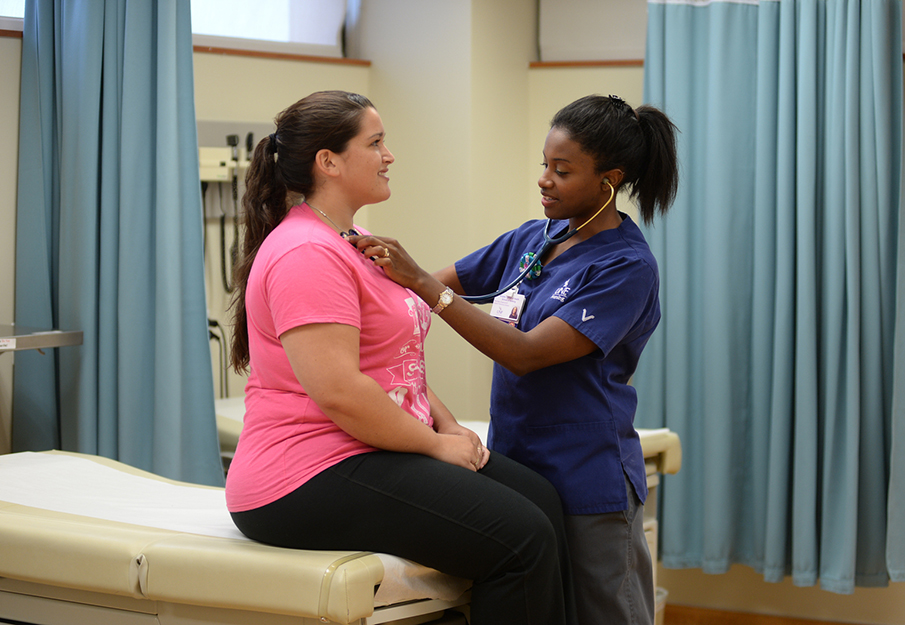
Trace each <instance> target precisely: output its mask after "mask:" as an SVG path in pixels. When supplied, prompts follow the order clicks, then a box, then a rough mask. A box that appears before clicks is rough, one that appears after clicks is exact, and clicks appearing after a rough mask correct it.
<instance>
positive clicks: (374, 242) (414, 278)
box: [346, 234, 428, 289]
mask: <svg viewBox="0 0 905 625" xmlns="http://www.w3.org/2000/svg"><path fill="white" fill-rule="evenodd" d="M346 240H347V241H348V242H349V243H351V244H352V245H354V246H355V247H356V248H357V249H358V251H359V252H361V253H362V254H363V255H364V256H366V257H367V258H369V259H371V261H372V262H373V263H374V264H375V265H377V266H378V267H383V270H384V271H385V272H386V274H387V276H388V277H389V278H390V279H391V280H392V281H393V282H396V283H398V284H401V285H402V286H404V287H406V288H410V289H412V288H414V287H415V285H416V284H417V283H418V281H419V280H423V279H424V277H425V276H426V275H428V274H427V272H425V271H424V270H423V269H422V268H421V267H419V266H418V263H416V262H415V261H414V260H413V259H412V257H411V256H409V254H408V252H406V251H405V248H403V247H402V245H401V244H400V243H399V241H397V240H396V239H391V238H389V237H376V236H374V235H360V234H359V235H352V236H349V237H346Z"/></svg>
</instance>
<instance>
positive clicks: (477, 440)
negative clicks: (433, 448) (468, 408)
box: [437, 422, 490, 471]
mask: <svg viewBox="0 0 905 625" xmlns="http://www.w3.org/2000/svg"><path fill="white" fill-rule="evenodd" d="M437 433H438V434H456V435H458V436H464V437H465V438H468V439H469V440H471V442H472V444H473V445H474V446H475V450H476V451H477V454H478V457H479V458H480V460H479V461H478V464H476V465H475V469H476V470H478V471H480V470H481V469H483V468H484V465H485V464H487V461H488V460H490V450H489V449H487V448H486V447H484V443H482V442H481V437H480V436H478V435H477V434H476V433H475V432H474V431H472V430H469V429H468V428H467V427H465V426H463V425H460V424H459V423H458V422H457V423H454V424H452V425H447V426H445V427H438V428H437Z"/></svg>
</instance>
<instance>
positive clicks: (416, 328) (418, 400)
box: [226, 204, 433, 512]
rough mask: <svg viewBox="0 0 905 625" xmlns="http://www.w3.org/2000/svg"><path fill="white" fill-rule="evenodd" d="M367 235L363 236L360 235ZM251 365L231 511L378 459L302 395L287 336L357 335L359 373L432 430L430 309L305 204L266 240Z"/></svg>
mask: <svg viewBox="0 0 905 625" xmlns="http://www.w3.org/2000/svg"><path fill="white" fill-rule="evenodd" d="M359 231H360V232H363V231H361V230H359ZM245 307H246V311H247V314H248V343H249V356H250V361H251V367H250V373H249V377H248V384H247V385H246V387H245V422H244V426H243V428H242V434H241V436H240V437H239V444H238V446H237V448H236V454H235V457H234V459H233V461H232V462H231V464H230V467H229V473H228V475H227V480H226V503H227V507H228V508H229V510H230V511H231V512H240V511H243V510H251V509H254V508H258V507H260V506H263V505H265V504H268V503H271V502H273V501H275V500H277V499H279V498H280V497H283V496H284V495H287V494H289V493H290V492H292V491H293V490H295V489H296V488H298V487H299V486H300V485H301V484H303V483H304V482H305V481H307V480H308V479H310V478H311V477H313V476H314V475H317V474H318V473H320V472H321V471H323V470H324V469H326V468H328V467H331V466H333V465H334V464H336V463H338V462H340V461H341V460H344V459H346V458H349V457H350V456H354V455H356V454H361V453H366V452H370V451H374V448H373V447H371V446H369V445H366V444H364V443H362V442H361V441H359V440H357V439H356V438H353V437H352V436H350V435H349V434H346V433H345V432H344V431H343V430H341V429H340V428H339V427H338V426H337V425H336V424H335V423H334V422H333V421H332V420H331V419H330V418H329V417H327V416H326V415H325V414H324V413H323V412H322V411H321V409H320V408H319V407H318V406H317V404H316V403H315V402H314V401H313V400H312V399H311V398H310V397H308V395H307V394H306V393H305V389H304V388H302V386H301V385H300V384H299V382H298V380H297V379H296V377H295V374H294V373H293V371H292V367H291V366H290V364H289V359H288V358H287V357H286V353H285V352H284V351H283V346H282V344H281V343H280V339H279V337H280V335H281V334H283V333H284V332H286V331H287V330H291V329H292V328H295V327H298V326H302V325H306V324H309V323H341V324H346V325H350V326H354V327H356V328H358V329H359V330H360V337H361V338H360V367H361V371H362V372H363V373H365V374H367V375H369V376H371V377H372V378H373V379H374V380H376V381H377V383H378V384H380V386H381V387H382V388H383V389H384V390H385V391H386V392H387V395H389V396H390V397H391V398H392V399H393V400H394V401H395V402H396V404H397V405H399V406H400V407H401V408H402V409H403V410H405V411H406V412H408V413H409V414H411V415H412V416H413V417H415V418H417V419H419V420H421V421H422V422H423V423H425V424H426V425H427V426H432V425H433V419H432V418H431V416H430V405H429V402H428V398H427V385H426V382H425V376H424V337H425V336H426V335H427V330H428V328H429V327H430V309H429V308H428V306H427V305H426V304H425V303H424V302H423V301H422V300H421V299H420V298H419V297H418V296H417V295H415V294H414V293H412V292H411V291H409V290H408V289H405V288H403V287H401V286H399V285H398V284H396V283H395V282H393V281H392V280H390V279H389V278H387V276H386V274H384V272H383V269H381V268H379V267H377V266H375V265H374V264H373V263H372V262H371V261H370V260H369V259H367V258H365V257H364V256H362V255H361V253H359V252H358V250H356V249H355V248H354V247H353V246H352V245H350V244H349V243H347V242H346V241H344V240H343V239H342V238H341V237H340V236H339V234H337V233H336V232H335V231H334V230H332V229H331V228H330V227H328V226H327V225H326V224H324V222H322V221H321V220H320V219H319V218H318V217H317V216H316V215H315V214H314V212H313V211H312V210H311V209H310V208H309V207H308V206H307V205H306V204H302V205H299V206H295V207H293V208H292V209H290V211H289V213H288V214H287V215H286V217H285V218H284V219H283V221H282V222H281V223H280V225H279V226H277V227H276V228H275V229H274V231H273V232H271V233H270V235H268V236H267V238H266V239H265V240H264V243H263V244H262V245H261V248H260V250H259V251H258V253H257V255H256V256H255V261H254V264H253V266H252V269H251V273H250V275H249V277H248V287H247V289H246V294H245Z"/></svg>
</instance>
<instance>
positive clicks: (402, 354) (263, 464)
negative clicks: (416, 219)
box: [226, 91, 575, 625]
mask: <svg viewBox="0 0 905 625" xmlns="http://www.w3.org/2000/svg"><path fill="white" fill-rule="evenodd" d="M275 121H276V131H275V132H274V133H273V134H272V135H270V136H269V137H266V138H264V139H263V140H262V141H261V142H260V143H259V144H258V146H257V148H256V149H255V152H254V156H253V158H252V162H251V165H250V167H249V170H248V174H247V176H246V192H245V196H244V199H243V209H244V215H243V218H244V225H245V234H244V238H243V241H242V252H243V253H242V257H241V259H240V260H239V263H238V264H237V267H236V271H235V277H236V282H237V286H238V288H237V290H236V297H235V300H234V302H233V308H234V313H235V326H234V336H233V349H232V353H231V363H232V365H233V367H234V368H235V369H237V370H248V372H249V377H248V384H247V386H246V389H245V390H246V401H245V404H246V413H245V424H244V427H243V430H242V434H241V437H240V439H239V444H238V446H237V449H236V454H235V458H234V459H233V461H232V463H231V465H230V469H229V474H228V476H227V480H226V499H227V506H228V507H229V511H230V513H231V514H232V517H233V520H234V521H235V523H236V526H237V527H238V528H239V529H240V530H241V531H242V532H243V533H244V534H246V535H247V536H249V537H250V538H253V539H255V540H259V541H261V542H265V543H268V544H273V545H279V546H284V547H292V548H297V549H326V550H350V549H356V550H363V551H375V552H381V553H389V554H393V555H397V556H400V557H403V558H407V559H410V560H413V561H415V562H418V563H420V564H423V565H426V566H430V567H433V568H435V569H438V570H440V571H443V572H445V573H449V574H452V575H456V576H459V577H464V578H467V579H471V580H474V586H473V588H472V604H471V614H472V623H473V624H474V625H481V624H482V623H483V624H492V625H504V624H506V623H512V624H519V625H522V624H532V623H538V624H540V623H543V624H545V625H548V624H558V623H574V622H575V617H574V602H573V591H572V584H571V574H570V567H569V562H568V556H567V553H568V550H567V547H566V544H565V538H564V530H563V516H562V506H561V502H560V500H559V496H558V495H557V494H556V491H555V489H554V488H553V487H552V485H551V484H550V483H549V482H547V481H546V480H545V479H544V478H542V477H540V476H539V475H538V474H536V473H534V472H533V471H531V470H529V469H527V468H525V467H523V466H522V465H519V464H517V463H515V462H513V461H511V460H509V459H507V458H506V457H504V456H501V455H499V454H496V453H494V454H490V452H488V451H487V449H485V448H484V447H483V446H482V444H481V441H480V439H479V438H478V436H477V435H476V434H474V433H473V432H471V431H470V430H468V429H466V428H464V427H462V426H460V425H459V424H458V423H457V422H456V420H455V418H454V417H453V415H452V414H451V413H450V412H449V410H448V409H447V408H446V407H445V406H444V405H443V403H442V402H441V401H440V400H439V399H438V398H437V397H436V395H434V394H433V392H432V391H431V390H430V388H429V387H428V386H427V384H426V382H425V371H424V337H425V335H426V334H427V330H428V328H429V326H430V319H431V314H430V313H431V311H433V312H439V311H440V310H442V309H443V308H444V307H445V306H446V305H448V304H449V303H450V298H451V297H452V293H451V292H450V293H445V294H444V295H442V296H441V297H440V300H439V301H438V302H436V306H434V308H433V309H431V308H429V304H426V303H425V302H424V301H422V300H421V299H420V298H419V297H418V296H417V295H415V294H414V293H413V292H411V291H409V290H408V289H406V288H403V287H401V286H399V285H397V284H396V283H394V282H393V281H391V280H390V279H389V278H387V277H386V275H385V273H384V270H383V268H382V265H384V264H386V262H388V261H387V257H388V254H389V252H388V250H387V248H385V247H382V246H372V247H365V248H364V249H363V250H362V251H361V252H359V251H358V250H357V249H356V248H355V247H353V246H352V245H350V244H349V243H348V242H346V241H345V240H344V239H345V236H347V235H349V234H350V233H351V234H358V232H360V231H361V229H360V228H359V229H358V231H356V230H355V229H354V227H353V219H354V216H355V213H356V212H357V211H358V209H360V208H361V207H362V206H364V205H366V204H375V203H378V202H382V201H383V200H386V199H387V198H388V197H389V196H390V188H389V178H388V176H387V171H388V168H389V166H390V164H391V163H392V162H393V160H394V158H393V155H392V154H391V153H390V151H389V150H388V149H387V147H386V145H385V143H384V138H385V133H384V128H383V123H382V122H381V119H380V116H379V115H378V114H377V111H376V110H375V108H374V106H373V105H372V104H371V103H370V102H369V101H368V100H367V99H366V98H364V97H362V96H360V95H356V94H350V93H345V92H341V91H326V92H318V93H314V94H312V95H310V96H308V97H306V98H304V99H302V100H300V101H299V102H297V103H296V104H294V105H292V106H291V107H289V108H288V109H286V110H285V111H283V112H282V113H280V114H279V115H278V116H277V118H276V120H275ZM434 303H435V302H430V304H434ZM363 517H366V518H367V521H366V522H362V521H361V519H362V518H363Z"/></svg>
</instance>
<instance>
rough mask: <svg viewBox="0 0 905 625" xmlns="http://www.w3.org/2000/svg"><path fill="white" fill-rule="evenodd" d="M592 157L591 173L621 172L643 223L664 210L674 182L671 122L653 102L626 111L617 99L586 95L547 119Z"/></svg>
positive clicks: (676, 173)
mask: <svg viewBox="0 0 905 625" xmlns="http://www.w3.org/2000/svg"><path fill="white" fill-rule="evenodd" d="M550 127H551V128H560V129H562V130H564V131H566V132H567V133H568V134H569V137H570V138H571V139H572V140H573V141H575V142H576V143H578V145H579V146H581V149H582V150H584V151H585V152H586V153H588V154H589V155H590V156H592V157H593V158H594V162H595V164H596V168H597V173H602V172H605V171H609V170H610V169H621V170H623V171H624V172H625V176H624V177H623V179H622V180H623V183H624V184H625V183H627V184H629V185H631V194H630V197H632V198H636V199H637V201H638V205H639V207H640V211H641V218H642V219H643V220H644V223H646V224H649V223H651V222H652V221H653V219H654V216H655V215H656V214H657V213H658V212H659V213H660V214H661V215H662V214H664V213H666V211H667V210H668V209H669V206H670V205H671V204H672V202H673V200H674V199H675V197H676V190H677V188H678V185H679V171H678V160H677V157H676V132H677V129H676V126H675V124H673V123H672V121H670V119H669V118H668V117H667V116H666V114H665V113H663V112H662V111H660V110H659V109H657V108H655V107H653V106H639V107H638V108H637V109H632V107H630V106H629V105H628V104H626V103H625V100H623V99H622V98H620V97H617V96H601V95H589V96H585V97H583V98H580V99H578V100H576V101H575V102H572V103H571V104H569V105H568V106H565V107H564V108H563V109H561V110H560V111H559V112H558V113H557V114H556V115H555V116H554V117H553V121H552V122H551V123H550Z"/></svg>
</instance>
